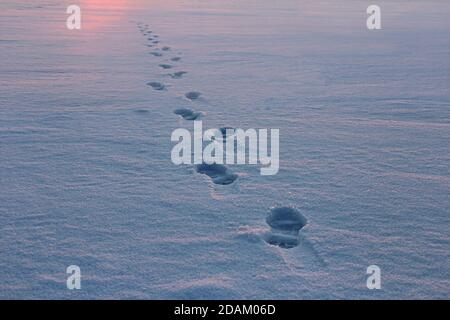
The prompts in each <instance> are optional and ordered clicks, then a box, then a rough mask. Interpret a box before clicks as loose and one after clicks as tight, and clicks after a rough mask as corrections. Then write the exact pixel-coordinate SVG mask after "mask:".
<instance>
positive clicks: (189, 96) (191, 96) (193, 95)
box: [184, 91, 201, 100]
mask: <svg viewBox="0 0 450 320" xmlns="http://www.w3.org/2000/svg"><path fill="white" fill-rule="evenodd" d="M184 96H185V97H186V98H187V99H189V100H197V99H198V98H200V96H201V93H200V92H197V91H190V92H188V93H186V94H185V95H184Z"/></svg>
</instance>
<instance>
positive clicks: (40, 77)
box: [0, 0, 450, 299]
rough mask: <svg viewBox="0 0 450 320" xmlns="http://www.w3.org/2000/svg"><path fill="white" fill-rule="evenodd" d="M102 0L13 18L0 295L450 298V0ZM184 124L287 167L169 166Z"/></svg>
mask: <svg viewBox="0 0 450 320" xmlns="http://www.w3.org/2000/svg"><path fill="white" fill-rule="evenodd" d="M107 2H108V1H100V0H96V1H89V0H83V1H80V2H79V3H80V6H81V8H82V14H83V22H82V23H83V28H82V30H79V31H70V30H67V29H66V27H65V20H66V17H67V14H66V13H65V10H66V7H67V6H68V5H69V4H72V1H70V2H69V1H56V0H43V1H24V0H22V1H10V0H2V2H1V3H0V15H1V19H0V30H1V33H0V48H1V50H0V181H1V183H0V298H6V299H13V298H19V299H23V298H45V299H54V298H62V299H72V298H75V299H88V298H113V299H133V298H136V299H144V298H151V299H164V298H173V299H183V298H192V299H203V298H206V299H220V298H242V299H305V298H313V299H330V298H339V299H343V298H347V299H353V298H364V299H368V298H375V299H378V298H389V299H391V298H450V289H449V287H450V233H449V230H450V214H449V213H450V212H449V211H450V189H449V187H450V166H449V163H450V151H449V146H450V144H449V141H450V42H449V41H448V40H449V39H450V19H448V14H449V13H450V2H447V1H438V0H432V1H411V0H408V1H407V0H397V1H377V4H378V5H380V6H381V8H382V27H383V29H382V30H380V31H369V30H367V28H366V24H365V23H366V22H365V20H366V17H367V15H366V13H365V11H366V8H367V6H368V5H369V3H367V1H358V0H355V1H350V0H345V1H331V0H326V1H306V0H305V1H300V0H298V1H294V0H284V1H269V0H246V1H219V0H211V1H200V0H192V1H187V0H184V1H183V0H164V1H163V0H159V1H132V0H130V1H125V0H116V1H109V2H108V5H105V4H106V3H107ZM102 4H103V5H102ZM139 23H140V24H139ZM138 24H139V25H138ZM144 24H148V25H149V30H151V31H152V33H151V34H156V35H158V37H152V36H151V34H150V33H149V34H148V35H147V34H146V35H143V34H142V33H143V32H146V31H145V30H144V31H143V32H140V30H139V28H138V26H141V28H142V25H144ZM148 38H151V40H149V39H148ZM164 47H166V48H164ZM163 48H164V50H163ZM160 65H165V66H163V67H161V66H160ZM167 65H171V66H172V68H165V67H167ZM180 72H181V73H180ZM183 72H185V73H183ZM189 92H199V93H201V95H200V96H199V97H197V99H187V97H190V98H193V96H192V95H187V96H186V93H189ZM182 108H184V109H187V110H192V112H193V113H194V112H195V113H196V114H197V112H198V114H201V115H202V120H203V126H204V128H225V127H230V128H243V129H247V128H279V129H280V139H281V141H280V171H279V173H278V174H277V175H275V176H261V175H260V174H259V166H242V165H241V166H230V165H227V168H228V169H227V170H230V172H232V174H236V175H237V176H238V178H237V179H236V180H235V181H234V182H233V183H231V184H227V185H222V184H215V183H214V182H213V179H212V178H211V175H212V176H214V174H211V175H208V173H210V170H209V171H207V172H208V173H207V174H202V173H201V172H197V171H198V170H197V171H196V168H195V167H194V166H187V165H186V166H175V165H173V164H172V162H171V159H170V151H171V148H172V147H173V143H172V142H171V141H170V136H171V132H172V131H173V130H174V129H176V128H180V127H181V128H188V129H190V130H192V125H193V122H192V121H190V120H189V119H183V118H182V117H180V116H178V115H176V114H174V111H175V110H177V109H182ZM188 118H189V117H188ZM214 177H215V176H214ZM272 207H295V208H297V209H298V210H299V212H300V213H301V214H302V215H303V216H304V217H305V218H306V219H307V224H306V226H305V227H304V228H302V229H301V230H300V235H299V241H298V246H295V247H293V248H291V249H286V248H281V247H279V246H277V245H271V244H269V243H267V242H266V239H267V237H266V235H267V232H269V231H270V226H269V225H268V224H267V223H266V218H267V215H268V214H269V213H270V208H272ZM72 264H75V265H78V266H80V268H81V273H82V289H81V290H68V289H67V288H66V278H67V274H66V273H65V270H66V267H67V266H69V265H72ZM372 264H376V265H378V266H379V267H380V268H381V272H382V289H381V290H368V289H367V287H366V279H367V275H366V268H367V267H368V266H369V265H372Z"/></svg>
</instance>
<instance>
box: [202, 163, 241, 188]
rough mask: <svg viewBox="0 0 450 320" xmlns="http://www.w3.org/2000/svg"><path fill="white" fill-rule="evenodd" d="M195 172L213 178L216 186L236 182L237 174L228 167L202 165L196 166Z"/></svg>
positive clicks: (215, 164) (214, 164)
mask: <svg viewBox="0 0 450 320" xmlns="http://www.w3.org/2000/svg"><path fill="white" fill-rule="evenodd" d="M195 171H197V172H198V173H201V174H205V175H207V176H208V177H210V178H211V180H212V182H213V183H215V184H221V185H228V184H231V183H233V182H234V181H236V179H237V178H238V176H237V174H235V173H232V172H231V171H230V170H229V169H228V168H227V167H225V166H224V165H221V164H217V163H213V164H207V163H202V164H198V165H196V166H195Z"/></svg>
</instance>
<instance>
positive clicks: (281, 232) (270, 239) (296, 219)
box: [265, 207, 307, 249]
mask: <svg viewBox="0 0 450 320" xmlns="http://www.w3.org/2000/svg"><path fill="white" fill-rule="evenodd" d="M266 222H267V224H268V225H269V226H270V233H268V234H267V235H266V239H265V240H266V242H267V243H269V244H272V245H276V246H279V247H281V248H284V249H290V248H293V247H296V246H298V237H299V231H300V229H302V228H303V227H304V226H305V225H306V223H307V220H306V218H305V217H304V216H303V215H302V214H301V213H300V212H299V211H298V210H297V209H295V208H292V207H278V208H272V209H271V210H270V213H269V214H268V215H267V217H266Z"/></svg>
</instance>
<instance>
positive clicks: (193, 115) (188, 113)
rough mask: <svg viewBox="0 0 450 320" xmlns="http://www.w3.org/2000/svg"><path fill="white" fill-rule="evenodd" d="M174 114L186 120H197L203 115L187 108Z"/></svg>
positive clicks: (177, 110)
mask: <svg viewBox="0 0 450 320" xmlns="http://www.w3.org/2000/svg"><path fill="white" fill-rule="evenodd" d="M173 113H175V114H177V115H179V116H181V117H182V118H183V119H184V120H196V119H197V118H199V117H200V116H201V115H202V113H201V112H196V111H193V110H191V109H186V108H181V109H176V110H175V111H174V112H173Z"/></svg>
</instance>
